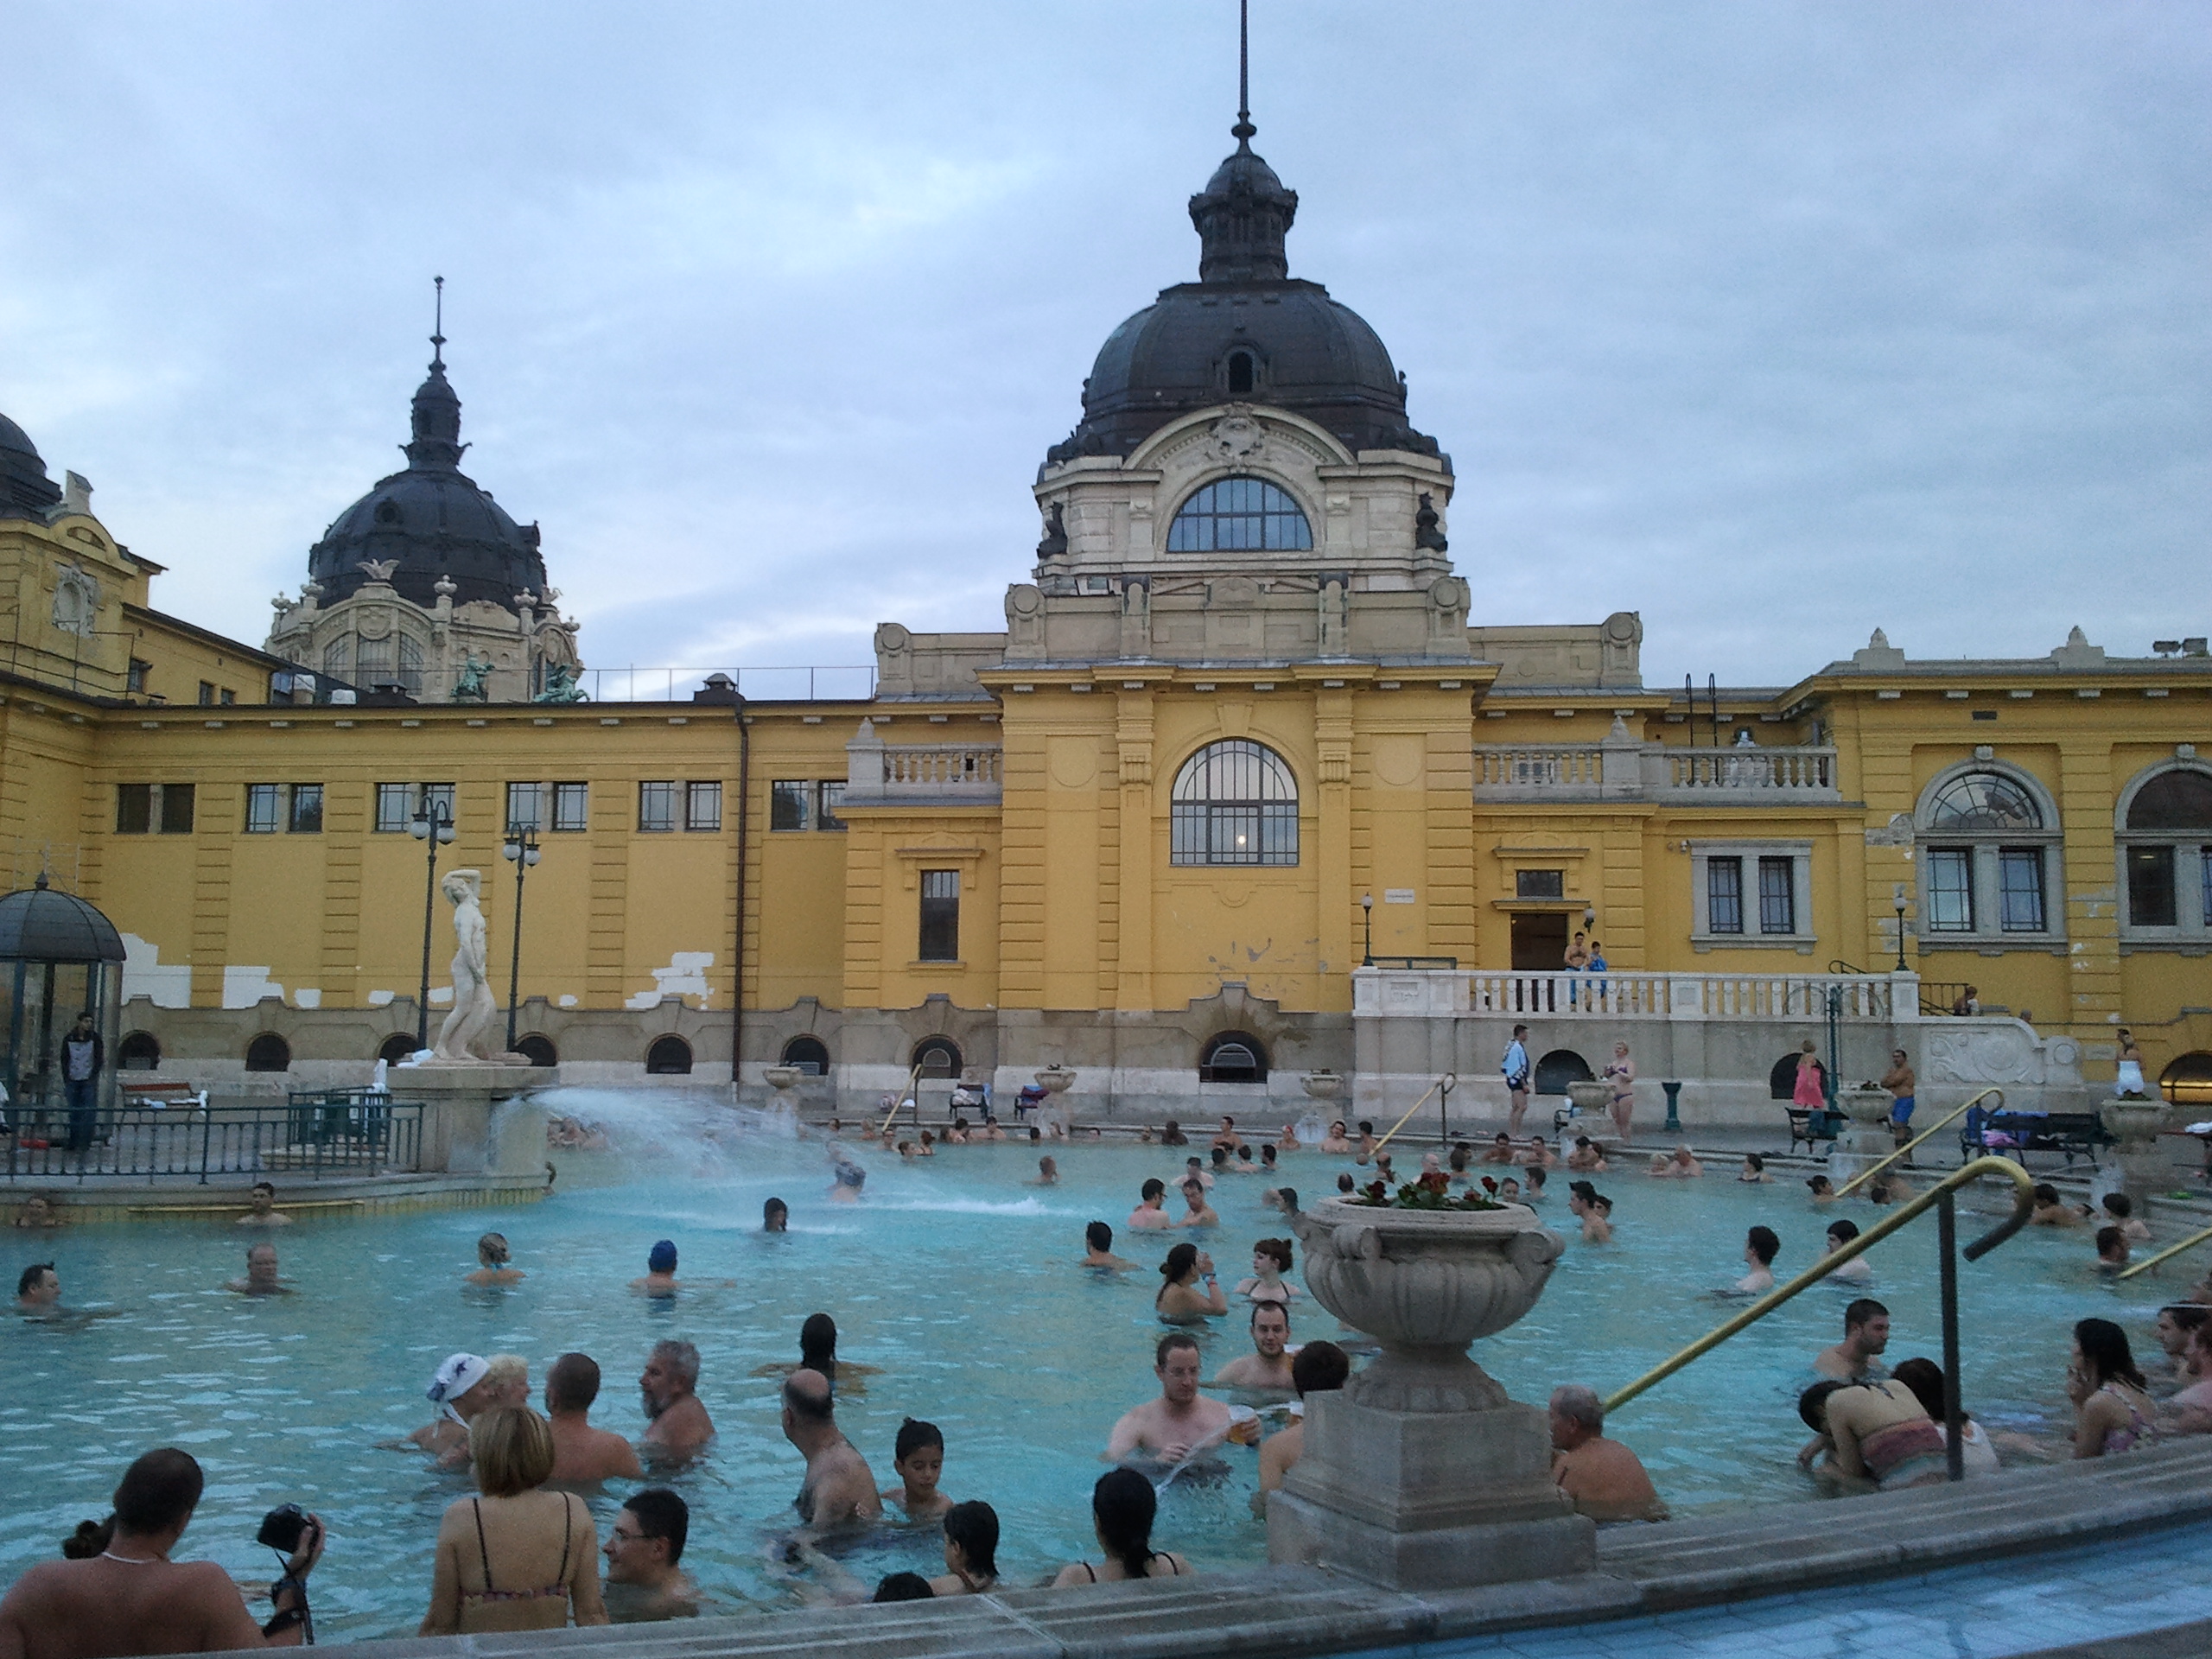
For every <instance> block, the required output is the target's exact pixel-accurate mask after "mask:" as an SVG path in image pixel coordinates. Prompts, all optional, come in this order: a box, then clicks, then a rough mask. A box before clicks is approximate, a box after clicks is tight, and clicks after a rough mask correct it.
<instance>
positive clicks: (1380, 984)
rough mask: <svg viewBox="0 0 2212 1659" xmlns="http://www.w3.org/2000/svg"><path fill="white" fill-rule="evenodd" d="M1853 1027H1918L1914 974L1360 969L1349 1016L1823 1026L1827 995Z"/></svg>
mask: <svg viewBox="0 0 2212 1659" xmlns="http://www.w3.org/2000/svg"><path fill="white" fill-rule="evenodd" d="M1832 989H1833V990H1835V991H1837V992H1839V993H1840V1004H1839V1007H1838V1009H1837V1013H1838V1015H1839V1017H1840V1018H1841V1019H1845V1020H1876V1021H1879V1022H1881V1023H1884V1024H1892V1023H1897V1022H1899V1021H1904V1020H1917V1019H1919V1018H1920V976H1918V975H1917V974H1726V973H1719V974H1716V973H1704V974H1641V973H1623V972H1620V971H1618V970H1616V969H1606V970H1605V972H1604V973H1602V974H1568V973H1513V972H1497V971H1493V970H1490V969H1465V968H1459V969H1443V968H1437V969H1389V968H1363V969H1358V970H1357V972H1355V973H1354V974H1353V975H1352V1010H1353V1012H1354V1014H1358V1015H1367V1016H1382V1017H1389V1016H1391V1015H1398V1016H1401V1017H1406V1016H1410V1017H1427V1016H1432V1015H1437V1014H1447V1015H1459V1014H1471V1015H1480V1014H1509V1015H1518V1016H1521V1017H1523V1018H1528V1017H1535V1016H1541V1018H1543V1019H1545V1020H1771V1021H1776V1022H1789V1023H1793V1024H1799V1025H1802V1023H1804V1022H1805V1021H1806V1020H1825V1019H1827V1007H1828V993H1829V991H1830V990H1832Z"/></svg>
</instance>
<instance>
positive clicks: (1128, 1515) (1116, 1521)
mask: <svg viewBox="0 0 2212 1659" xmlns="http://www.w3.org/2000/svg"><path fill="white" fill-rule="evenodd" d="M1171 1340H1172V1338H1171ZM1192 1363H1193V1364H1194V1365H1195V1364H1196V1363H1197V1362H1196V1361H1195V1359H1194V1360H1193V1361H1192ZM1219 1409H1220V1410H1221V1411H1223V1412H1224V1414H1225V1413H1226V1412H1227V1411H1228V1409H1229V1408H1228V1407H1226V1406H1223V1407H1221V1408H1219ZM1159 1513H1160V1495H1159V1494H1158V1493H1157V1492H1155V1491H1153V1489H1152V1483H1151V1482H1150V1481H1148V1480H1147V1479H1146V1478H1144V1477H1143V1476H1142V1475H1141V1474H1139V1473H1137V1471H1135V1470H1134V1469H1109V1470H1108V1471H1106V1472H1105V1473H1104V1474H1103V1475H1101V1476H1099V1478H1098V1484H1096V1486H1094V1487H1092V1488H1091V1490H1090V1524H1091V1529H1092V1530H1093V1531H1094V1532H1096V1534H1097V1535H1098V1547H1099V1548H1101V1549H1103V1550H1104V1551H1105V1552H1106V1558H1105V1560H1102V1561H1100V1562H1099V1563H1098V1564H1097V1565H1096V1566H1095V1567H1094V1566H1093V1565H1091V1563H1090V1562H1089V1561H1071V1562H1069V1563H1068V1564H1067V1565H1066V1566H1065V1567H1062V1568H1061V1569H1060V1571H1059V1574H1058V1577H1056V1578H1055V1579H1053V1580H1052V1587H1053V1588H1054V1589H1056V1590H1057V1589H1059V1588H1061V1587H1062V1586H1066V1585H1071V1584H1111V1583H1114V1582H1116V1580H1122V1579H1179V1578H1181V1577H1182V1576H1183V1575H1184V1574H1185V1573H1188V1572H1190V1570H1191V1564H1190V1562H1188V1561H1186V1560H1184V1559H1183V1558H1182V1557H1181V1556H1180V1555H1178V1554H1175V1553H1174V1552H1173V1550H1165V1549H1154V1548H1153V1547H1152V1523H1153V1520H1154V1517H1155V1516H1157V1515H1158V1514H1159Z"/></svg>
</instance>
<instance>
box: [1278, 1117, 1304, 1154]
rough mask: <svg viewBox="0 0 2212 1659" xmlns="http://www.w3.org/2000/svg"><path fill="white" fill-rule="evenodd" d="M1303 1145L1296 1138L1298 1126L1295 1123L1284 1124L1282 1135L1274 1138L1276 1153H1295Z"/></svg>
mask: <svg viewBox="0 0 2212 1659" xmlns="http://www.w3.org/2000/svg"><path fill="white" fill-rule="evenodd" d="M1303 1145H1304V1142H1302V1141H1300V1140H1299V1138H1298V1126H1297V1125H1296V1124H1295V1123H1286V1124H1284V1125H1283V1126H1282V1133H1281V1135H1277V1136H1276V1137H1275V1150H1276V1151H1277V1152H1296V1151H1298V1150H1299V1149H1300V1147H1301V1146H1303Z"/></svg>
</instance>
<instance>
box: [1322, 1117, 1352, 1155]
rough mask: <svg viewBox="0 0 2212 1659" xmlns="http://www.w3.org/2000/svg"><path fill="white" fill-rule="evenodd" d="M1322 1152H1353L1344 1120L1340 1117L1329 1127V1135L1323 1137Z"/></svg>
mask: <svg viewBox="0 0 2212 1659" xmlns="http://www.w3.org/2000/svg"><path fill="white" fill-rule="evenodd" d="M1320 1150H1321V1151H1323V1152H1336V1153H1344V1152H1350V1151H1351V1138H1350V1137H1349V1136H1347V1135H1345V1134H1344V1119H1342V1118H1341V1117H1340V1118H1338V1119H1337V1121H1336V1122H1333V1123H1332V1124H1330V1125H1329V1132H1328V1134H1326V1135H1323V1136H1322V1137H1321V1146H1320Z"/></svg>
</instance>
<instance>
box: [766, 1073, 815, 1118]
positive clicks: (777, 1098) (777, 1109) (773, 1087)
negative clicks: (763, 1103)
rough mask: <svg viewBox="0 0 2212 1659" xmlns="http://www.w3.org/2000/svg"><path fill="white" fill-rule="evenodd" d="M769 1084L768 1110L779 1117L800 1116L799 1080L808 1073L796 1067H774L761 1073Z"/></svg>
mask: <svg viewBox="0 0 2212 1659" xmlns="http://www.w3.org/2000/svg"><path fill="white" fill-rule="evenodd" d="M760 1075H761V1077H764V1078H766V1081H767V1084H768V1106H767V1109H768V1110H770V1111H772V1112H773V1113H775V1114H776V1115H777V1116H779V1117H792V1118H796V1117H797V1116H798V1085H799V1080H800V1079H801V1078H802V1077H805V1076H806V1073H805V1072H804V1071H801V1070H799V1068H798V1067H797V1066H795V1065H772V1066H769V1067H767V1068H766V1069H765V1070H764V1071H762V1072H761V1073H760Z"/></svg>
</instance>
